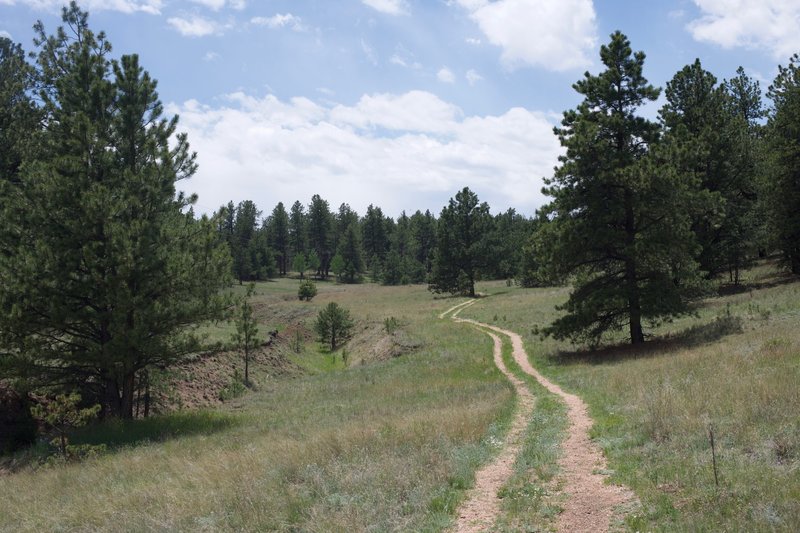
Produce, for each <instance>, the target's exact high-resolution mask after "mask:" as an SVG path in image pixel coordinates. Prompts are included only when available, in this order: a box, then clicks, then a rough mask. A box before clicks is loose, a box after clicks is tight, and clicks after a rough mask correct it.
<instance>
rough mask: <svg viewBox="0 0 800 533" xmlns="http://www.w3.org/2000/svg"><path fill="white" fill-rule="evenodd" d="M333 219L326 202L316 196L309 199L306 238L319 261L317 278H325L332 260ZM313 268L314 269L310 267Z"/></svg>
mask: <svg viewBox="0 0 800 533" xmlns="http://www.w3.org/2000/svg"><path fill="white" fill-rule="evenodd" d="M332 222H333V217H332V215H331V210H330V208H329V207H328V202H327V201H326V200H323V199H322V198H321V197H320V196H319V195H318V194H315V195H314V196H312V197H311V204H310V205H309V206H308V238H309V241H310V244H311V249H312V250H313V251H314V252H316V256H317V258H318V259H319V264H318V265H317V266H316V267H315V268H316V269H317V276H318V277H321V278H326V277H327V276H328V270H329V269H330V262H331V259H332V258H333V254H332V250H331V244H332V240H333V232H332ZM312 268H314V267H312Z"/></svg>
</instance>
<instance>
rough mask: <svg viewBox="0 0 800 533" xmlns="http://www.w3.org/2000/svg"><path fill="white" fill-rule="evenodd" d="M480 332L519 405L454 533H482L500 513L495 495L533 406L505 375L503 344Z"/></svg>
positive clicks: (477, 477) (524, 391)
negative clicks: (491, 344)
mask: <svg viewBox="0 0 800 533" xmlns="http://www.w3.org/2000/svg"><path fill="white" fill-rule="evenodd" d="M464 307H466V305H463V306H461V307H460V308H459V309H458V310H457V311H455V314H454V315H453V316H454V318H455V316H456V315H457V314H458V311H460V310H461V309H463V308H464ZM455 320H456V321H459V320H460V319H458V318H455ZM482 331H484V333H486V334H487V335H489V336H490V337H491V338H492V340H493V341H494V364H495V365H497V368H499V369H500V372H502V373H503V374H504V375H505V376H506V377H507V378H508V380H509V381H510V382H511V383H512V384H513V385H514V389H515V390H516V392H517V395H518V397H519V403H518V405H517V407H516V411H515V413H514V418H513V420H512V422H511V427H510V428H509V430H508V434H507V435H506V439H505V443H504V444H503V447H502V449H501V450H500V453H499V455H498V456H497V457H496V458H495V459H494V460H493V461H492V462H491V463H489V464H487V465H486V466H484V467H483V468H481V469H480V470H478V472H477V473H476V474H475V486H474V487H473V488H472V490H470V491H469V494H468V495H467V499H466V501H465V502H464V503H463V504H462V505H461V507H460V508H459V510H458V519H457V521H456V526H455V528H454V530H455V531H457V532H459V533H468V532H473V531H485V530H487V529H488V528H490V527H491V526H492V524H493V523H494V521H495V518H496V517H497V515H498V513H499V512H500V498H498V497H497V492H498V491H499V490H500V489H501V488H502V487H503V485H504V484H505V483H506V482H507V481H508V480H509V479H510V478H511V475H512V474H513V472H514V461H515V460H516V458H517V455H518V454H519V450H520V447H521V446H522V436H523V434H524V433H525V427H526V426H527V425H528V419H529V418H530V416H531V413H532V412H533V405H534V398H533V394H531V392H530V391H529V390H528V387H526V386H525V383H523V382H522V380H520V379H518V378H517V377H516V376H514V374H512V373H511V372H509V371H508V369H507V368H506V365H505V364H504V363H503V342H502V341H501V340H500V337H498V336H497V335H495V334H494V333H489V332H488V331H485V330H482Z"/></svg>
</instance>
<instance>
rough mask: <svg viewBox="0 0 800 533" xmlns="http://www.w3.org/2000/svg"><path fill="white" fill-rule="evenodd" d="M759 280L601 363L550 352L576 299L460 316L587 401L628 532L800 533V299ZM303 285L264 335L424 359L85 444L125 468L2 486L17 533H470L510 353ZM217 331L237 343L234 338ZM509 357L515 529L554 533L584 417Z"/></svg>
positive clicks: (285, 283) (541, 295)
mask: <svg viewBox="0 0 800 533" xmlns="http://www.w3.org/2000/svg"><path fill="white" fill-rule="evenodd" d="M747 276H748V277H747V278H746V280H745V281H746V282H747V283H749V284H750V288H751V289H752V290H745V291H743V292H738V293H732V294H730V293H729V294H726V295H724V296H716V297H711V298H707V299H705V300H704V301H702V302H700V303H699V304H698V306H697V309H696V316H687V317H683V318H680V319H678V320H675V321H674V322H671V323H667V324H664V325H662V326H661V327H660V328H658V329H656V330H652V331H651V333H653V334H655V335H656V337H655V338H654V339H655V340H653V341H652V342H650V343H648V344H647V345H646V346H644V347H637V348H635V349H634V348H630V347H626V346H623V345H620V346H614V347H610V348H605V349H603V350H600V351H597V352H586V351H582V350H580V349H577V350H576V348H575V347H572V346H569V345H567V344H564V343H559V342H556V341H554V340H552V339H545V340H541V339H540V338H539V336H538V330H539V328H541V327H542V326H544V325H546V324H547V323H548V322H549V321H551V320H552V319H553V317H554V316H556V315H555V311H554V306H555V305H556V304H558V303H561V302H563V301H564V300H565V299H566V297H567V294H568V290H567V289H565V288H547V289H521V288H518V287H507V286H506V285H505V283H504V282H496V283H484V284H481V286H480V287H479V290H480V291H481V292H483V293H487V294H490V296H488V297H486V298H483V299H481V300H480V301H479V302H478V303H477V304H475V305H473V306H471V307H469V308H468V309H465V310H464V311H463V312H462V313H461V316H462V317H465V318H475V319H477V320H480V321H482V322H488V323H495V324H498V325H500V326H501V327H504V328H507V329H511V330H514V331H516V332H518V333H520V334H521V335H523V338H524V339H525V342H526V349H527V350H528V353H529V354H530V356H531V358H532V360H533V362H534V364H535V365H536V366H537V367H538V368H539V369H540V370H542V371H543V372H544V373H545V374H546V375H547V376H548V377H549V378H551V379H553V380H554V381H557V382H558V383H559V384H560V385H561V386H562V387H563V388H564V389H566V390H568V391H570V392H575V393H578V394H580V395H581V396H582V397H583V398H584V399H585V400H586V401H587V403H588V404H589V407H590V412H591V414H592V416H593V417H594V418H595V420H596V424H595V427H594V429H593V436H594V438H595V439H596V440H597V442H598V443H599V444H600V445H601V446H602V447H603V449H604V450H605V452H606V454H607V456H608V458H609V468H610V469H611V470H612V479H613V480H614V481H615V482H621V483H624V484H626V485H628V486H630V487H631V488H632V489H633V490H634V491H635V492H636V494H637V495H638V496H639V498H640V500H641V503H642V505H641V508H640V509H638V510H636V511H634V512H632V513H631V514H630V515H629V516H628V517H627V522H626V524H625V527H627V528H628V529H630V530H640V531H728V530H731V531H734V530H735V531H792V530H793V529H795V526H796V524H798V523H800V503H798V502H800V417H798V416H797V413H798V412H800V387H798V383H800V327H798V326H800V283H796V282H795V283H790V282H787V280H786V279H784V278H781V277H780V276H777V275H776V274H775V271H774V268H773V267H772V266H771V265H769V264H762V265H759V266H758V267H757V268H755V269H753V270H751V271H749V272H748V273H747ZM298 283H299V282H298V281H297V280H286V279H284V280H279V281H276V282H270V283H262V284H258V287H257V294H256V296H255V297H254V299H253V302H254V307H255V312H256V316H257V317H258V318H259V324H260V327H261V328H262V331H263V332H266V331H268V330H270V329H279V330H280V331H283V330H284V329H286V328H290V327H291V328H295V327H296V326H297V325H299V326H300V327H301V328H305V330H304V331H306V333H308V331H309V330H310V324H311V321H312V320H313V318H314V317H315V316H316V313H317V311H318V310H319V309H320V308H321V307H322V306H324V305H325V304H327V303H328V302H329V301H336V302H337V303H339V304H340V305H342V306H344V307H346V308H348V309H350V310H351V312H352V314H353V315H354V317H355V318H356V319H357V322H358V325H357V328H361V329H360V330H359V332H357V334H362V335H363V334H365V332H369V331H374V330H375V328H383V327H384V326H383V324H384V320H385V319H386V318H387V317H396V318H397V320H398V322H399V323H400V324H402V328H403V330H404V331H406V332H407V333H408V334H409V335H411V336H413V337H414V338H415V339H418V340H419V341H420V342H421V344H422V345H421V347H420V348H418V349H417V350H416V351H413V352H411V353H407V354H405V355H403V356H401V357H397V358H391V359H389V360H386V361H382V362H377V363H371V364H361V363H360V360H363V359H359V363H358V364H351V365H350V367H349V368H344V364H343V363H342V361H341V354H340V353H337V354H336V355H337V357H336V358H335V359H333V358H332V356H331V354H327V353H322V352H321V351H320V350H319V348H318V346H317V345H316V344H315V343H313V342H310V341H309V342H307V343H306V345H305V346H304V348H303V350H301V353H299V354H292V355H291V357H292V358H293V360H294V361H295V362H296V363H297V364H300V365H301V366H303V367H304V368H306V369H308V370H309V372H308V374H307V375H304V376H301V377H293V378H280V379H275V378H269V379H267V378H266V377H265V378H264V379H263V380H259V382H258V383H259V386H258V387H257V388H256V389H255V390H253V391H250V392H248V393H247V394H245V395H244V396H242V397H240V398H237V399H235V400H232V401H231V402H229V403H228V404H227V405H226V407H225V408H223V409H219V410H216V411H197V412H186V413H174V414H171V415H166V416H163V417H157V418H153V419H150V420H147V421H144V422H134V423H127V424H111V425H106V426H96V427H91V428H87V429H86V430H84V431H82V432H81V433H80V434H78V435H77V436H76V437H75V438H74V441H75V442H76V443H79V442H80V443H87V444H95V443H106V444H108V445H110V449H109V451H108V453H106V454H104V455H101V456H100V457H98V458H95V459H90V460H87V461H85V462H83V463H80V464H70V465H67V466H59V467H47V468H40V469H34V468H27V469H23V470H22V471H19V472H17V473H15V474H11V475H6V476H3V477H2V478H0V479H2V481H1V482H0V501H2V502H3V503H2V505H0V531H15V532H16V531H52V530H109V531H147V530H215V531H216V530H223V531H225V530H277V531H362V530H373V531H394V530H404V531H438V530H441V529H443V528H446V527H448V526H449V525H451V524H452V521H453V516H454V511H455V509H456V508H457V505H458V504H459V502H460V501H461V500H462V499H463V497H464V494H465V489H466V488H468V487H469V486H471V485H472V483H473V479H474V472H475V470H476V468H478V467H479V466H480V465H482V464H484V463H485V462H486V461H487V460H489V459H490V458H491V456H492V455H493V454H494V453H495V452H496V447H495V446H493V445H492V442H493V441H495V439H496V438H501V437H502V435H503V434H504V432H505V431H506V429H507V425H508V423H509V420H510V417H511V413H512V410H513V406H514V396H513V393H512V388H511V386H510V385H509V384H508V383H507V381H506V380H505V378H504V377H503V376H502V375H501V374H500V373H499V372H498V371H497V370H496V369H495V368H494V365H493V364H492V360H491V341H490V339H489V338H488V337H487V336H486V335H485V334H483V333H481V332H480V331H477V330H475V329H474V328H472V327H469V326H466V325H463V324H455V323H452V322H451V321H449V320H438V319H437V318H436V317H437V315H438V314H439V313H440V312H442V311H443V310H445V309H447V308H449V307H451V306H452V305H454V304H456V303H458V302H460V301H463V300H461V299H435V298H433V297H432V296H431V295H430V294H429V293H428V292H427V291H426V290H425V287H423V286H411V287H380V286H376V285H371V284H362V285H336V284H333V283H320V284H319V285H318V286H319V289H320V294H319V295H318V296H317V297H316V298H315V299H314V300H313V301H312V302H300V301H298V300H297V298H296V290H297V284H298ZM217 327H218V328H219V333H218V335H219V337H220V338H222V337H224V336H225V334H226V333H225V328H226V327H229V326H227V325H225V324H221V325H218V326H217ZM370 328H371V329H370ZM309 338H310V337H308V336H307V339H309ZM617 339H621V336H620V337H617ZM506 344H507V343H506ZM504 358H505V360H506V363H507V365H508V367H509V368H510V369H512V371H513V372H515V373H516V374H517V375H518V376H520V377H521V378H523V379H525V380H526V382H527V383H529V386H531V388H532V390H533V392H534V394H535V395H536V397H537V403H536V407H535V411H534V415H533V417H532V419H531V420H530V423H529V426H528V428H527V431H526V437H525V442H524V446H523V450H522V453H521V454H520V456H519V458H518V460H517V462H516V464H515V471H514V475H513V477H512V479H511V480H510V481H509V483H508V484H507V485H506V487H505V488H504V489H503V496H504V498H503V506H502V514H501V516H500V519H499V521H498V524H497V529H498V530H501V531H516V530H532V531H537V530H547V529H549V528H552V527H553V524H554V521H555V516H556V514H557V512H558V505H559V495H558V494H557V486H556V485H555V484H554V480H555V479H557V478H556V477H555V476H556V475H557V460H558V448H557V445H558V443H559V441H560V439H561V438H562V436H563V433H564V426H565V423H566V422H565V416H564V407H563V405H562V404H561V403H560V402H559V401H557V400H556V399H555V398H554V397H553V396H552V395H550V394H549V393H547V392H546V391H544V390H543V389H542V388H541V387H539V386H538V385H536V384H535V383H534V382H533V380H532V378H529V377H527V376H524V375H523V374H521V372H520V371H519V369H518V368H517V366H516V365H515V364H514V363H513V362H512V361H511V358H510V356H509V353H508V346H506V347H505V352H504ZM354 360H356V359H354ZM709 427H712V428H713V430H714V433H715V436H716V441H717V445H718V449H717V451H718V467H719V476H720V486H719V487H716V486H715V484H714V478H713V472H712V469H711V455H710V449H709V444H708V429H709Z"/></svg>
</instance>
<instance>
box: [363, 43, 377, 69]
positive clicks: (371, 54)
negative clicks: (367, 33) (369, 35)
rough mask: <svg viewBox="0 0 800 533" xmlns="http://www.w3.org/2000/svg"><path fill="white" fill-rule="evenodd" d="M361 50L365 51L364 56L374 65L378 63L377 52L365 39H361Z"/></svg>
mask: <svg viewBox="0 0 800 533" xmlns="http://www.w3.org/2000/svg"><path fill="white" fill-rule="evenodd" d="M361 51H362V52H364V56H365V57H366V58H367V61H369V62H370V63H372V64H373V65H377V64H378V56H377V54H375V49H373V48H372V47H371V46H370V45H369V43H368V42H367V41H365V40H364V39H361Z"/></svg>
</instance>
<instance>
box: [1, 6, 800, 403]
mask: <svg viewBox="0 0 800 533" xmlns="http://www.w3.org/2000/svg"><path fill="white" fill-rule="evenodd" d="M62 20H63V26H61V27H59V28H57V29H56V31H55V32H54V33H51V34H48V33H47V32H46V31H45V28H44V26H43V25H42V24H41V23H37V24H36V26H35V30H36V39H35V41H34V42H35V46H36V52H35V53H34V54H33V56H32V57H33V61H32V62H30V63H29V62H28V60H27V59H26V55H25V52H24V50H23V49H22V47H21V46H20V45H18V44H15V43H13V42H12V41H11V40H9V39H7V38H4V37H0V378H1V379H2V381H3V382H4V383H6V384H7V383H10V382H13V383H14V386H15V387H19V388H21V389H23V390H51V391H67V392H69V391H73V390H79V391H80V392H81V394H82V396H83V398H84V400H83V401H84V403H86V404H87V405H94V404H100V405H101V406H102V410H103V414H104V415H105V416H118V417H123V418H131V417H132V416H133V415H134V412H135V404H136V403H137V398H139V397H140V394H139V393H141V392H142V391H143V390H145V391H147V390H148V387H149V386H150V383H151V373H153V372H156V371H157V370H160V369H164V368H167V367H169V366H171V365H173V364H174V363H175V362H177V361H179V360H181V358H182V357H183V356H185V355H186V354H189V353H193V352H196V351H197V350H198V349H200V347H201V343H200V339H199V338H198V336H197V335H196V334H195V331H196V327H197V325H198V324H200V323H202V322H204V321H209V320H217V319H221V318H224V317H225V316H226V313H227V312H228V311H229V310H230V308H231V303H232V301H231V298H230V296H229V295H228V293H227V292H226V291H225V290H224V289H225V288H226V287H228V286H229V285H230V284H232V283H233V282H234V280H238V281H239V282H240V283H242V282H244V281H251V280H259V279H268V278H270V277H274V276H281V275H287V274H289V272H291V271H294V272H297V273H299V274H300V276H301V277H305V275H306V274H309V275H312V276H315V277H317V278H318V279H326V278H330V277H331V275H333V276H335V277H336V278H337V279H338V280H339V281H341V282H343V283H356V282H359V281H362V280H364V278H367V277H368V278H369V279H370V280H371V281H375V282H380V283H384V284H387V285H396V284H403V283H422V282H426V283H427V284H428V287H429V289H430V290H431V291H432V292H435V293H450V294H461V295H468V296H476V293H475V283H476V281H478V280H481V279H511V278H514V279H516V280H517V281H518V282H519V283H520V284H522V285H524V286H527V287H531V286H541V285H551V284H562V283H570V284H571V285H572V292H571V294H570V296H569V299H568V301H567V302H566V303H565V304H564V305H563V307H562V310H563V311H564V313H563V314H562V316H561V318H559V319H558V320H556V321H555V322H554V323H553V324H552V325H551V326H550V327H549V328H547V330H546V332H547V333H550V334H552V335H554V336H556V337H559V338H569V339H572V340H575V341H588V342H590V343H594V342H597V341H598V340H599V339H600V338H601V336H602V335H603V334H604V333H605V332H607V331H609V330H618V329H623V328H627V330H628V332H629V336H630V340H631V342H633V343H639V342H643V341H644V339H645V328H646V327H647V326H648V325H652V324H654V323H657V322H658V321H660V320H665V319H669V318H670V317H673V316H676V315H680V314H682V313H685V312H687V311H688V304H689V302H690V301H691V299H692V298H696V297H697V296H699V295H702V294H704V292H705V291H707V290H708V288H709V283H710V280H712V279H714V278H715V277H718V276H720V275H722V276H726V277H727V279H728V280H729V282H730V283H731V284H734V285H736V284H738V283H739V282H740V272H741V270H742V269H743V268H745V267H746V266H748V265H749V264H750V263H752V262H753V261H754V260H755V259H756V258H758V257H762V256H765V255H767V254H770V253H773V252H777V253H778V254H779V255H780V257H781V260H782V261H783V264H784V265H785V266H786V268H787V270H789V271H791V272H792V273H794V274H800V145H798V139H800V58H799V57H798V56H797V55H795V56H793V57H792V58H791V59H790V62H789V65H788V66H786V67H779V70H778V75H777V76H776V78H775V80H774V81H773V82H772V84H771V85H770V87H769V88H768V90H767V93H766V95H767V97H768V99H769V101H770V102H771V105H769V106H766V105H765V104H764V102H762V92H761V88H760V86H759V84H758V82H757V81H755V80H753V79H751V78H750V77H748V76H747V75H746V73H745V72H744V71H743V70H742V69H739V70H738V71H737V72H736V75H735V76H734V77H732V78H731V79H730V80H723V81H722V82H719V81H718V80H717V78H716V77H715V76H714V75H713V74H711V73H710V72H708V71H706V70H705V69H704V68H703V66H702V64H701V62H700V61H699V60H697V61H695V62H694V63H692V64H690V65H687V66H686V67H684V68H683V69H681V70H680V71H679V72H677V73H676V74H675V76H674V77H673V78H672V80H670V81H669V82H668V83H667V86H666V90H665V91H664V94H665V98H666V103H665V105H664V106H663V107H662V109H661V110H660V112H659V116H658V120H656V121H652V120H648V119H646V118H644V117H643V116H642V115H641V113H640V110H641V107H642V106H643V105H644V104H646V103H647V102H652V101H654V100H656V98H658V96H659V95H660V93H661V90H660V89H659V88H656V87H654V86H652V85H651V84H650V83H649V82H648V81H647V79H646V78H645V77H644V73H643V70H644V60H645V55H644V53H642V52H635V53H634V52H633V51H632V49H631V46H630V43H629V41H628V39H627V38H626V37H625V36H624V35H623V34H621V33H619V32H616V33H614V34H612V36H611V39H610V42H609V43H608V44H607V45H604V46H602V47H601V49H600V57H601V60H602V63H603V66H604V70H602V71H601V72H600V73H598V74H590V73H586V74H585V75H584V77H583V78H582V79H581V80H579V81H578V82H576V83H575V84H574V85H573V88H574V89H575V90H576V91H577V92H578V93H579V94H580V95H581V96H582V97H583V101H582V102H581V103H580V104H579V105H578V106H577V107H576V108H575V109H571V110H567V111H566V112H565V113H564V117H563V120H562V122H561V125H560V126H559V127H557V128H556V129H555V134H556V135H558V137H559V139H560V141H561V143H562V145H563V146H564V148H565V153H564V155H563V156H562V157H561V158H560V160H559V164H558V166H557V167H556V168H555V171H554V174H553V176H551V177H549V178H547V179H546V187H545V189H544V192H545V193H546V194H547V195H548V196H549V197H550V201H549V203H548V204H547V205H545V206H543V207H542V208H541V209H540V210H539V211H538V212H537V213H536V214H535V215H534V216H533V217H526V216H524V215H522V214H519V213H517V212H516V211H515V210H514V209H509V210H507V211H505V212H502V213H499V214H496V215H492V214H491V212H490V209H489V206H488V204H486V203H485V202H480V200H479V198H478V196H477V195H476V194H475V193H474V192H473V191H471V190H470V189H468V188H464V189H462V190H461V191H459V192H458V193H456V194H455V195H454V197H453V198H451V199H450V201H449V202H448V204H447V205H445V206H444V207H443V208H442V210H441V211H440V213H438V216H437V215H434V214H433V213H431V212H430V211H425V212H422V211H416V212H414V213H413V214H412V215H411V216H408V215H406V214H405V213H402V214H401V215H400V216H399V217H397V219H393V218H392V217H389V216H386V215H385V214H384V213H383V211H382V210H381V208H380V207H377V206H374V205H370V206H369V207H368V208H367V210H366V212H365V213H364V214H363V215H360V214H358V213H356V212H355V211H354V210H353V209H351V208H350V206H349V205H348V204H347V203H343V204H342V205H341V206H339V208H338V209H337V210H336V211H332V210H331V208H330V206H329V203H328V202H327V201H326V200H324V199H323V198H321V197H320V196H319V195H314V196H313V197H312V198H311V201H310V203H309V204H307V205H304V204H303V203H301V202H300V201H296V202H294V204H292V206H290V207H289V209H288V210H287V208H286V206H285V205H283V204H282V203H278V204H277V205H276V206H275V207H274V208H273V209H272V211H270V212H269V214H268V215H267V216H264V214H263V213H262V212H261V211H260V210H259V209H258V207H257V206H256V205H255V204H254V203H253V202H252V201H243V202H240V203H239V204H238V205H234V204H233V203H228V204H227V205H225V206H223V207H221V208H220V209H219V210H218V211H217V212H216V213H214V214H213V216H210V217H208V216H197V215H196V214H195V213H194V210H193V207H192V206H193V204H194V202H195V201H196V198H195V197H194V196H187V195H185V194H183V193H181V192H180V191H179V190H178V188H177V185H178V183H179V182H180V181H181V180H184V179H186V178H189V177H191V175H192V174H193V173H194V172H195V170H196V162H195V161H196V158H195V154H194V153H193V152H191V150H190V148H189V144H188V139H187V137H186V135H185V134H180V133H178V118H177V117H171V118H165V117H164V110H163V106H162V105H161V102H160V101H159V99H158V94H157V91H156V85H157V84H156V81H155V80H154V79H152V78H151V77H150V75H149V74H148V73H147V72H146V71H145V70H144V69H143V68H142V67H141V66H140V65H139V60H138V57H137V56H136V55H125V56H122V57H120V58H118V59H115V58H112V57H111V53H112V48H111V44H110V43H109V42H108V40H107V38H106V36H105V34H104V33H102V32H100V33H94V32H93V31H92V30H91V29H90V28H89V25H88V15H87V14H86V13H85V12H83V11H81V10H80V9H79V8H78V6H77V5H76V4H75V2H72V3H71V4H70V6H69V7H67V8H65V9H64V10H63V13H62ZM144 397H147V394H145V395H144Z"/></svg>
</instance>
